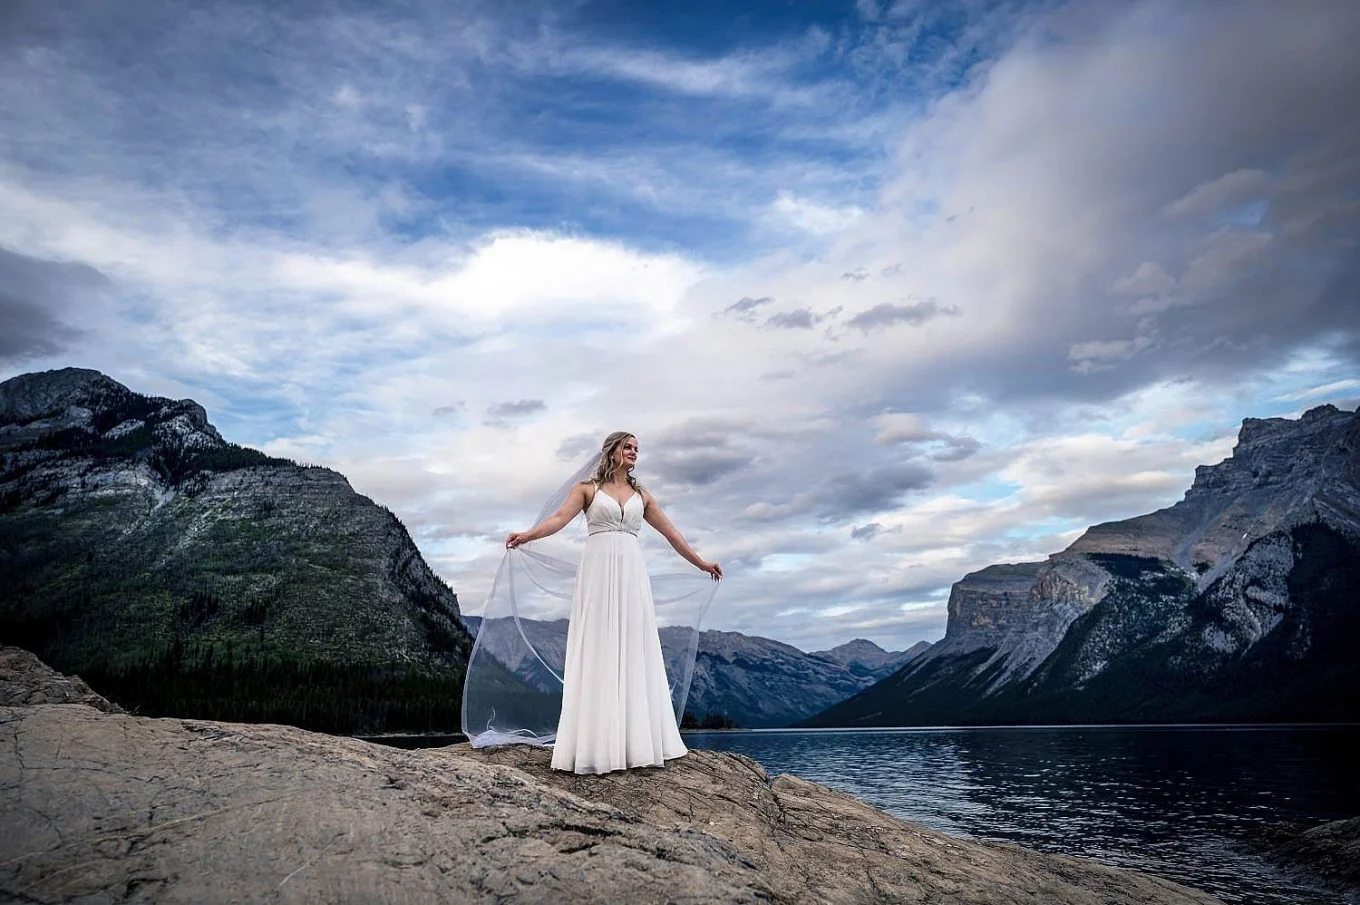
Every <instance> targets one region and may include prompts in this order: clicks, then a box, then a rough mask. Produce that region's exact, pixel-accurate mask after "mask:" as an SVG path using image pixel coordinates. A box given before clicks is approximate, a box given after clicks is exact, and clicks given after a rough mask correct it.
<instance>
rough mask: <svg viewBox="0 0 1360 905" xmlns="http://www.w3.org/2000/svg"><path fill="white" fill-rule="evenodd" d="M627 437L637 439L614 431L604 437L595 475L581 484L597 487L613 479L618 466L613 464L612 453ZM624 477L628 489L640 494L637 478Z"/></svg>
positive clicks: (622, 432)
mask: <svg viewBox="0 0 1360 905" xmlns="http://www.w3.org/2000/svg"><path fill="white" fill-rule="evenodd" d="M629 437H632V438H633V439H635V440H636V439H637V437H636V435H634V434H631V433H629V432H628V431H614V432H613V433H612V434H610V435H609V436H608V437H605V438H604V443H602V444H601V445H600V464H598V465H597V466H595V474H593V475H591V476H590V477H589V478H587V479H586V480H584V481H582V482H581V483H582V484H594V485H595V486H596V487H598V486H600V485H601V484H604V483H605V482H607V481H608V480H609V479H610V478H612V477H614V471H615V469H616V468H618V466H617V465H615V464H614V453H615V451H616V450H618V448H619V447H620V446H622V445H623V441H624V440H627V439H628V438H629ZM624 477H626V478H627V479H628V486H629V487H632V488H633V490H635V491H636V492H638V493H641V492H642V484H641V483H639V482H638V480H637V478H635V477H633V475H632V474H631V473H629V474H627V475H625V476H624Z"/></svg>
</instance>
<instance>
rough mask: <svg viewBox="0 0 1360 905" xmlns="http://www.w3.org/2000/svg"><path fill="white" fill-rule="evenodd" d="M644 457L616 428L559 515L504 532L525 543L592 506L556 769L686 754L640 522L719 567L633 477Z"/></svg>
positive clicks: (641, 762) (712, 569)
mask: <svg viewBox="0 0 1360 905" xmlns="http://www.w3.org/2000/svg"><path fill="white" fill-rule="evenodd" d="M637 458H638V442H637V438H636V437H634V436H633V435H632V434H630V433H628V432H626V431H616V432H614V433H612V434H610V435H609V436H608V437H606V438H605V440H604V444H603V446H602V447H601V450H600V462H599V466H598V467H597V468H596V470H595V474H594V476H593V477H592V478H591V479H590V480H587V481H583V482H581V483H580V484H577V485H576V486H575V487H574V488H572V491H571V493H570V494H568V496H567V499H566V501H565V502H564V503H563V504H562V506H561V507H560V508H559V509H558V510H557V511H556V512H554V513H553V514H552V515H550V516H548V517H547V518H545V519H543V521H541V522H539V523H538V524H537V525H535V526H534V527H533V528H531V529H529V530H528V531H519V532H515V533H513V534H511V535H510V536H509V537H507V538H506V539H505V545H506V547H510V548H514V547H518V546H519V545H520V544H523V543H527V542H529V541H532V540H537V539H539V538H543V537H548V536H549V535H551V534H555V533H556V532H558V531H560V530H561V529H562V528H563V527H564V526H565V525H566V524H568V523H569V522H570V521H571V520H572V519H573V518H575V517H576V516H577V514H579V513H580V512H582V511H584V512H585V514H586V526H587V529H588V531H589V537H587V539H586V546H585V550H584V552H583V553H582V554H581V565H580V569H579V571H578V572H577V578H576V586H575V588H574V590H573V593H572V603H571V620H570V622H569V623H568V628H567V651H566V663H565V669H564V671H563V675H562V713H561V716H560V718H559V719H558V724H557V740H556V743H555V744H554V746H553V757H552V766H553V769H555V770H570V771H573V772H576V773H607V772H609V771H611V770H626V769H628V768H629V767H649V766H661V765H663V764H664V763H665V762H666V761H667V760H670V759H672V758H676V757H682V756H683V755H685V754H686V753H688V749H686V748H685V744H684V742H683V741H681V739H680V730H679V727H677V726H676V724H675V712H674V710H673V709H672V705H671V693H670V687H669V685H668V683H667V679H666V668H665V663H664V662H663V660H662V656H661V641H660V636H659V634H658V632H657V627H656V615H655V613H654V612H653V605H652V588H651V582H650V579H649V578H648V576H647V564H646V562H645V560H644V559H643V556H642V549H641V547H640V546H639V544H638V539H637V534H638V531H639V530H640V529H641V527H642V522H643V521H644V520H645V521H646V522H647V524H649V525H651V526H652V527H653V528H655V529H656V530H657V531H658V532H659V533H660V534H661V536H662V537H664V538H665V539H666V540H667V541H669V542H670V544H671V546H672V547H674V548H675V551H676V552H677V553H679V554H680V555H681V556H682V557H684V558H685V559H686V560H688V561H689V562H690V563H692V564H694V565H695V566H697V567H698V568H700V569H702V570H703V571H705V572H707V573H708V574H710V575H711V576H713V580H714V581H717V580H719V579H721V578H722V567H721V566H719V565H718V564H717V563H715V562H709V561H707V560H705V559H703V558H702V557H700V556H699V554H697V553H695V552H694V549H693V548H692V547H690V545H689V544H688V543H687V542H686V541H685V538H684V537H683V536H681V534H680V532H679V531H678V530H676V528H675V526H674V525H672V524H671V521H670V519H668V518H667V517H666V514H665V513H664V512H662V511H661V507H660V505H658V504H657V502H656V500H655V499H653V498H652V495H651V494H650V493H648V492H647V490H646V489H645V488H643V486H642V485H641V484H639V483H638V482H637V480H636V479H634V477H633V475H632V471H633V468H634V466H636V465H637Z"/></svg>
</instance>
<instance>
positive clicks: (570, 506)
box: [505, 484, 592, 550]
mask: <svg viewBox="0 0 1360 905" xmlns="http://www.w3.org/2000/svg"><path fill="white" fill-rule="evenodd" d="M590 489H592V488H591V487H590V485H588V484H577V485H576V486H575V487H573V488H572V489H571V493H569V494H567V498H566V499H565V500H563V501H562V505H561V506H559V507H558V509H557V511H556V512H554V513H553V514H552V515H550V516H548V517H547V518H545V519H544V520H543V521H541V522H539V523H538V524H537V525H534V526H533V527H532V528H530V529H529V530H528V531H516V532H513V533H512V534H510V536H508V537H507V538H506V539H505V546H506V547H508V548H510V549H512V550H513V549H514V548H515V547H518V546H519V545H520V544H527V543H528V542H529V541H531V540H538V539H540V538H544V537H549V536H551V535H554V534H556V533H557V532H559V531H561V530H562V529H563V528H564V527H566V525H567V523H568V522H570V521H571V520H572V519H574V518H576V516H577V515H578V514H579V513H580V511H581V510H582V509H584V508H585V507H586V505H587V503H588V501H587V499H586V494H587V492H588V491H589V490H590Z"/></svg>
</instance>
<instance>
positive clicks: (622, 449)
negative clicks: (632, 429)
mask: <svg viewBox="0 0 1360 905" xmlns="http://www.w3.org/2000/svg"><path fill="white" fill-rule="evenodd" d="M637 457H638V442H637V438H636V437H625V438H624V439H623V442H622V443H620V444H619V445H618V446H616V447H614V463H615V464H616V465H622V466H623V467H624V468H627V469H630V470H631V469H632V467H633V466H634V465H636V464H637Z"/></svg>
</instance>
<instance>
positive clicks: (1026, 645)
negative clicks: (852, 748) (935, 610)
mask: <svg viewBox="0 0 1360 905" xmlns="http://www.w3.org/2000/svg"><path fill="white" fill-rule="evenodd" d="M1357 566H1360V416H1357V415H1356V414H1354V413H1351V412H1342V411H1339V410H1337V409H1336V408H1334V407H1332V406H1322V407H1320V408H1316V409H1313V410H1311V411H1309V412H1308V413H1306V414H1305V415H1304V416H1303V417H1302V418H1300V419H1299V420H1297V421H1291V420H1288V419H1282V418H1273V419H1268V420H1258V419H1248V420H1247V421H1245V422H1244V423H1243V426H1242V430H1241V433H1240V434H1239V437H1238V443H1237V446H1236V448H1235V449H1234V450H1233V454H1232V456H1231V457H1230V458H1229V459H1227V460H1225V461H1224V462H1222V463H1220V464H1218V465H1214V466H1201V467H1200V468H1198V469H1196V473H1195V480H1194V483H1193V485H1192V486H1191V488H1190V489H1189V490H1188V491H1187V492H1186V495H1185V498H1184V499H1183V500H1181V501H1180V502H1179V503H1177V504H1176V505H1174V506H1171V507H1169V508H1167V509H1163V510H1159V511H1158V512H1154V513H1150V514H1148V515H1144V516H1139V517H1137V518H1132V519H1128V520H1125V521H1121V522H1111V523H1108V524H1104V525H1097V526H1095V527H1093V528H1091V529H1090V530H1088V531H1087V532H1086V533H1085V534H1084V535H1083V536H1082V537H1081V538H1079V539H1078V540H1077V541H1076V542H1075V543H1074V544H1073V545H1072V546H1071V547H1069V548H1068V549H1067V550H1064V551H1063V552H1061V553H1058V554H1055V555H1054V556H1052V557H1050V558H1049V559H1048V560H1047V561H1046V562H1043V563H1023V564H1019V565H1013V566H991V567H988V568H987V569H983V570H981V571H979V572H976V573H973V574H971V575H968V576H965V578H964V579H963V580H962V581H960V582H958V583H957V584H956V585H955V586H954V588H953V591H952V593H951V595H950V601H949V624H948V629H947V631H946V634H945V638H944V640H943V641H941V642H940V643H938V644H936V645H935V646H934V647H932V648H931V649H930V651H928V652H927V653H926V654H925V655H923V656H922V657H920V658H918V659H917V660H915V661H913V662H911V663H909V664H908V665H907V666H906V667H905V668H904V669H903V670H902V671H900V672H899V673H897V674H895V675H893V676H892V677H890V678H889V679H887V680H885V681H884V682H882V683H880V684H879V685H878V686H875V687H873V688H871V689H868V690H866V691H865V692H864V693H862V694H861V695H859V696H857V698H855V699H852V700H850V701H847V702H845V703H844V704H842V705H839V706H838V707H835V708H832V709H831V710H829V711H828V712H826V713H824V714H821V715H819V716H818V717H816V718H814V720H813V721H811V724H813V725H841V724H845V723H864V724H877V725H887V724H891V723H894V722H900V723H902V724H906V725H912V724H919V723H937V722H962V723H968V722H990V721H1002V722H1009V721H1031V720H1039V721H1045V720H1077V721H1081V720H1092V721H1102V722H1103V721H1111V720H1114V721H1119V720H1134V719H1151V720H1157V719H1354V718H1356V717H1357V716H1360V698H1357V696H1356V694H1355V692H1353V691H1349V690H1347V688H1348V686H1347V685H1346V682H1348V681H1349V677H1351V676H1352V675H1354V674H1356V670H1355V667H1354V666H1353V665H1351V663H1350V658H1348V657H1347V656H1346V655H1345V654H1344V646H1345V644H1347V643H1354V642H1356V641H1360V606H1357V605H1356V603H1355V596H1356V594H1357V593H1360V575H1357V572H1356V569H1357ZM1349 687H1354V683H1351V685H1350V686H1349ZM1319 689H1323V690H1322V692H1321V693H1317V691H1318V690H1319Z"/></svg>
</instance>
